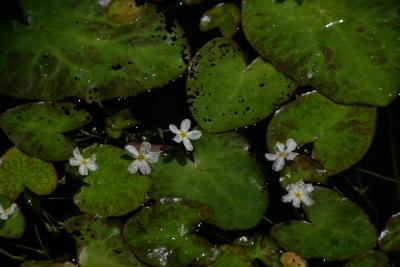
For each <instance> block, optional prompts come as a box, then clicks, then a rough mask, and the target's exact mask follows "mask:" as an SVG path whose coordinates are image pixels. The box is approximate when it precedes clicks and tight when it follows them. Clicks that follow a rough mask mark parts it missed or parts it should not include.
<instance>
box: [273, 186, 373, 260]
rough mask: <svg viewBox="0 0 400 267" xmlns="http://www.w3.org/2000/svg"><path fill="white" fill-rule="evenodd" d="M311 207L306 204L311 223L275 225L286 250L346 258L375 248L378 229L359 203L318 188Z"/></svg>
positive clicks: (277, 237)
mask: <svg viewBox="0 0 400 267" xmlns="http://www.w3.org/2000/svg"><path fill="white" fill-rule="evenodd" d="M310 196H311V198H312V199H313V200H314V204H313V205H312V206H304V207H303V208H304V211H305V212H306V215H307V217H308V219H309V220H310V222H306V221H291V222H284V223H279V224H277V225H274V226H273V227H272V229H271V235H272V237H274V238H275V239H276V240H277V241H278V243H279V244H280V245H281V246H282V247H283V248H284V249H285V250H287V251H294V252H296V253H297V254H299V255H301V256H302V257H305V258H325V259H328V260H344V259H349V258H351V257H353V256H356V255H358V254H360V253H363V252H365V251H368V250H369V249H371V248H373V247H374V246H375V243H376V230H375V228H374V226H373V225H372V224H371V223H370V222H369V219H368V217H367V215H366V214H365V213H364V211H363V210H362V209H361V208H360V207H358V206H357V205H356V204H354V203H352V202H351V201H349V200H348V199H346V198H343V197H341V196H340V195H339V194H338V193H336V192H335V191H333V190H330V189H327V188H322V187H315V190H314V191H313V192H312V193H311V195H310Z"/></svg>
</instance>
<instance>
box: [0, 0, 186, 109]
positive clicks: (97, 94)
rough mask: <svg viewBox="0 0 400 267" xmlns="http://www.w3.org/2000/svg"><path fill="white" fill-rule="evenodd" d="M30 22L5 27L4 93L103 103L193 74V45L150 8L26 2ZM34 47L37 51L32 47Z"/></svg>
mask: <svg viewBox="0 0 400 267" xmlns="http://www.w3.org/2000/svg"><path fill="white" fill-rule="evenodd" d="M19 2H20V4H21V6H22V8H23V9H24V11H25V13H26V14H27V17H28V23H19V22H15V21H10V22H8V23H2V24H1V25H0V31H1V32H2V34H1V36H0V43H1V48H0V52H1V53H0V83H1V84H2V86H1V88H0V92H1V93H3V94H7V95H11V96H14V97H18V98H23V99H45V100H60V99H64V98H66V97H69V96H79V97H82V98H84V99H86V100H87V101H101V100H103V99H108V98H112V97H116V96H121V95H123V96H131V95H136V94H138V93H140V92H144V91H146V90H148V89H152V88H155V87H160V86H163V85H165V84H167V83H168V82H169V81H171V80H173V79H175V78H177V77H178V76H179V75H180V74H181V73H182V72H183V71H185V69H186V63H185V60H186V55H185V53H186V50H187V42H186V40H185V39H184V38H183V37H182V35H183V31H182V29H181V28H180V27H179V26H177V25H176V24H175V23H174V22H173V21H172V23H167V21H166V18H165V17H164V16H163V15H162V14H160V13H157V11H156V7H155V6H154V5H151V4H147V5H144V6H141V7H137V6H135V1H133V0H129V1H128V0H118V1H113V2H112V3H111V4H110V6H109V7H108V8H107V9H106V8H104V7H102V6H101V5H100V4H99V3H98V2H99V1H98V0H88V1H79V2H74V1H72V2H71V1H70V0H59V1H46V0H22V1H19ZM32 44H34V45H32Z"/></svg>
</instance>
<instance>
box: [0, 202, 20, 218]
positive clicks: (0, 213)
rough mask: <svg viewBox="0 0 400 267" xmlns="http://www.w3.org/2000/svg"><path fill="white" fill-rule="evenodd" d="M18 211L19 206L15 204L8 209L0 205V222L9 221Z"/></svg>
mask: <svg viewBox="0 0 400 267" xmlns="http://www.w3.org/2000/svg"><path fill="white" fill-rule="evenodd" d="M16 210H17V204H15V203H13V204H11V206H10V207H8V208H6V209H5V208H4V207H3V206H2V205H1V204H0V220H2V221H7V220H8V219H9V218H10V217H11V216H12V215H13V214H14V212H15V211H16Z"/></svg>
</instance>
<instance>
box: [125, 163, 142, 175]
mask: <svg viewBox="0 0 400 267" xmlns="http://www.w3.org/2000/svg"><path fill="white" fill-rule="evenodd" d="M139 162H140V161H139V160H134V161H133V162H132V163H131V164H129V166H128V172H129V173H131V174H135V173H136V172H137V171H138V168H139Z"/></svg>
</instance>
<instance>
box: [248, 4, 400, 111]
mask: <svg viewBox="0 0 400 267" xmlns="http://www.w3.org/2000/svg"><path fill="white" fill-rule="evenodd" d="M242 9H243V13H242V15H243V22H242V24H243V29H244V32H245V34H246V36H247V39H248V40H249V42H250V43H251V45H252V46H253V47H254V48H255V49H256V50H257V52H258V53H259V54H261V55H262V56H263V57H264V58H265V59H267V60H269V61H270V62H272V63H273V64H274V65H275V66H276V67H277V68H278V69H279V70H281V71H282V72H284V73H285V74H287V75H289V76H291V77H293V78H294V79H295V80H296V81H297V82H299V83H300V84H301V85H311V86H313V87H314V88H316V89H317V90H319V91H320V92H321V93H322V94H324V95H326V96H328V97H329V98H332V99H333V100H335V101H337V102H342V103H347V104H354V103H358V104H370V105H379V106H386V105H388V104H389V103H390V102H391V101H392V100H393V99H394V98H395V97H396V96H397V94H398V92H399V90H400V46H399V38H400V21H399V10H400V3H399V1H398V0H386V1H367V2H366V1H365V0H351V1H348V0H335V1H326V0H314V1H310V0H302V1H295V0H270V1H266V0H243V5H242Z"/></svg>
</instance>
